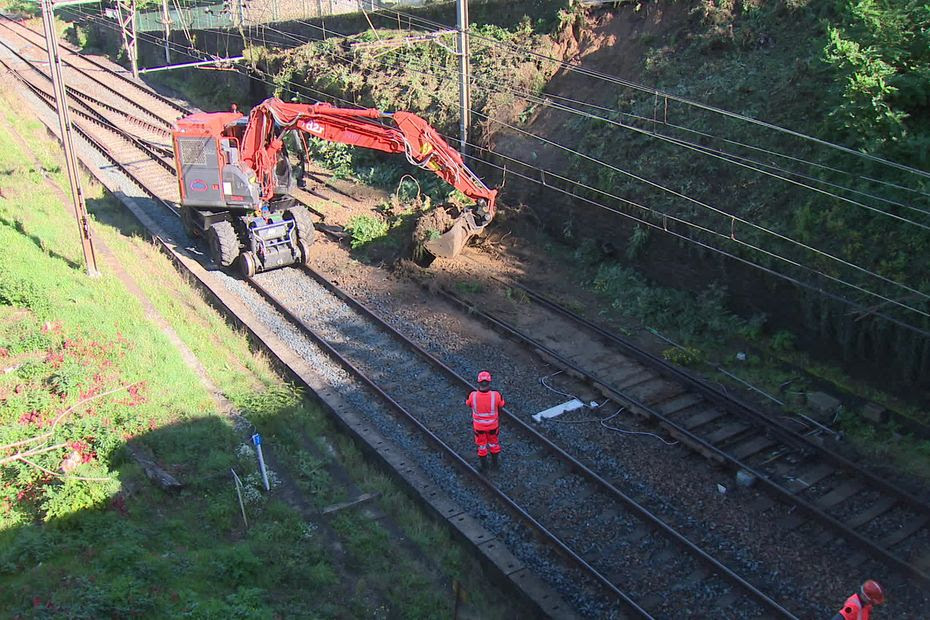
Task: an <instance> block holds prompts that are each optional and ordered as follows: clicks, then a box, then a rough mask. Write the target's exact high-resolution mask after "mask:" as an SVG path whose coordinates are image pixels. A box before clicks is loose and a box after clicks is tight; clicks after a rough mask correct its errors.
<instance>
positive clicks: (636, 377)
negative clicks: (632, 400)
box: [612, 368, 658, 391]
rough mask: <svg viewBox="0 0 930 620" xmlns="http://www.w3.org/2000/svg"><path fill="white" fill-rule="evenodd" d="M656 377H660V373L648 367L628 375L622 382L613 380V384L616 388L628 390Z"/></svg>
mask: <svg viewBox="0 0 930 620" xmlns="http://www.w3.org/2000/svg"><path fill="white" fill-rule="evenodd" d="M656 378H658V375H657V374H656V373H654V372H653V371H651V370H648V369H646V368H643V369H642V370H640V371H639V372H635V373H632V374H630V375H627V376H626V377H624V378H623V379H622V380H621V382H620V383H617V382H616V381H613V382H612V384H613V387H614V388H616V389H617V390H620V391H623V390H627V389H629V388H631V387H633V386H634V385H639V384H640V383H643V382H645V381H649V380H650V379H656Z"/></svg>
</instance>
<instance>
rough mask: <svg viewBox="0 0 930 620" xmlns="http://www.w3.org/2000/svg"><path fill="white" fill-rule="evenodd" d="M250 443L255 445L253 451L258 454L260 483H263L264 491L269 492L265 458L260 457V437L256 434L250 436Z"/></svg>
mask: <svg viewBox="0 0 930 620" xmlns="http://www.w3.org/2000/svg"><path fill="white" fill-rule="evenodd" d="M252 443H253V444H255V451H256V452H258V468H259V469H261V470H262V482H264V483H265V490H266V491H270V490H271V487H270V486H268V472H267V471H265V457H264V456H262V436H261V435H259V434H258V433H255V434H254V435H252Z"/></svg>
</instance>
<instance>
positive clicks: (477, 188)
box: [241, 98, 497, 257]
mask: <svg viewBox="0 0 930 620" xmlns="http://www.w3.org/2000/svg"><path fill="white" fill-rule="evenodd" d="M290 130H298V131H300V132H303V133H305V134H308V135H311V136H315V137H317V138H321V139H323V140H326V141H328V142H338V143H342V144H350V145H352V146H359V147H362V148H368V149H375V150H378V151H383V152H385V153H403V154H404V155H405V156H406V158H407V161H409V162H410V163H411V164H413V165H415V166H418V167H420V168H423V169H425V170H430V171H432V172H433V173H435V174H436V175H437V176H439V177H441V178H442V179H443V180H445V181H446V182H447V183H449V185H451V186H453V187H455V188H456V189H457V190H459V191H460V192H462V193H463V194H465V196H467V197H468V198H470V199H472V200H474V201H475V205H474V206H473V207H472V208H470V209H468V210H466V211H465V212H464V213H463V214H462V216H461V217H460V218H459V219H458V220H456V222H455V223H454V224H453V226H452V228H451V229H450V230H448V231H446V232H445V233H444V234H443V235H441V236H440V238H439V239H435V240H431V241H430V242H428V243H427V249H428V250H429V251H430V252H431V253H433V254H435V255H437V256H448V257H451V256H455V255H456V254H458V252H459V251H461V248H462V247H463V246H464V245H465V243H466V242H467V241H468V239H469V238H470V237H472V236H473V235H475V234H477V233H479V232H481V231H482V230H483V229H484V227H485V226H486V225H487V224H488V223H489V222H490V221H491V219H492V218H493V217H494V214H495V212H496V205H495V202H496V199H497V190H492V189H489V188H488V187H487V186H486V185H485V184H484V183H482V181H481V179H479V178H478V177H477V175H475V173H474V172H472V171H471V170H470V169H469V168H468V166H466V165H465V163H464V161H463V160H462V156H461V155H460V154H459V153H458V152H457V151H456V150H455V149H453V148H452V147H450V146H449V145H448V144H447V143H446V141H445V140H443V139H442V137H441V136H440V135H439V134H438V133H437V132H436V130H435V129H433V128H432V127H431V126H430V125H429V123H427V122H426V121H425V120H423V119H422V118H420V117H419V116H417V115H416V114H413V113H410V112H394V113H387V112H382V111H380V110H377V109H374V108H358V109H354V108H338V107H335V106H332V105H330V104H327V103H316V104H301V103H285V102H283V101H281V100H280V99H277V98H271V99H266V100H265V101H263V102H262V103H260V104H258V105H257V106H255V107H254V108H252V111H251V113H250V116H249V122H248V125H247V126H246V130H245V133H244V134H243V137H242V141H241V157H242V161H243V163H244V164H245V165H247V166H248V167H249V168H251V169H252V170H253V171H254V172H255V174H256V176H257V178H258V180H259V183H260V185H261V194H262V199H263V200H269V199H270V198H271V197H272V195H273V194H274V188H275V182H274V179H275V177H274V168H275V164H276V162H277V160H278V157H279V154H280V152H281V149H282V148H283V142H282V140H281V136H282V135H283V134H284V132H286V131H290Z"/></svg>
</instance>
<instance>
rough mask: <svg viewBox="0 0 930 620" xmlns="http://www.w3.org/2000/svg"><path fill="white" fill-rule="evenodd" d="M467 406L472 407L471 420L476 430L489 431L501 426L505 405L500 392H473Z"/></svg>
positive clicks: (467, 400)
mask: <svg viewBox="0 0 930 620" xmlns="http://www.w3.org/2000/svg"><path fill="white" fill-rule="evenodd" d="M465 404H466V405H468V406H469V407H471V419H472V424H473V425H474V427H475V430H487V429H490V428H495V427H497V426H499V425H500V408H501V407H503V406H504V404H505V403H504V397H503V396H501V394H500V392H496V391H494V390H489V391H487V392H472V393H471V394H469V395H468V398H467V399H466V400H465Z"/></svg>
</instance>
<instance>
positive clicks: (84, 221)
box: [42, 0, 100, 278]
mask: <svg viewBox="0 0 930 620" xmlns="http://www.w3.org/2000/svg"><path fill="white" fill-rule="evenodd" d="M53 11H54V9H53V7H52V2H51V0H42V24H43V26H44V27H45V47H46V49H48V69H49V71H48V72H49V76H50V77H51V78H52V90H53V91H54V92H55V107H56V108H57V110H58V127H59V129H60V130H61V145H62V147H63V148H64V151H65V167H66V168H67V170H68V183H70V184H71V206H72V208H73V210H74V217H75V219H76V220H77V224H78V233H79V234H80V236H81V249H82V250H83V252H84V264H85V265H86V266H87V275H89V276H90V277H92V278H96V277H97V276H99V275H100V271H99V270H98V269H97V255H96V253H95V252H94V242H93V239H92V238H91V234H90V222H89V220H88V218H87V206H86V205H85V204H84V192H83V191H82V190H81V178H80V176H79V173H78V167H77V160H76V159H75V158H74V142H73V141H72V139H71V136H72V128H71V116H70V114H69V112H68V96H67V93H66V92H65V83H64V79H62V75H61V58H60V57H59V56H58V37H57V36H56V34H55V17H54V12H53Z"/></svg>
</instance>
